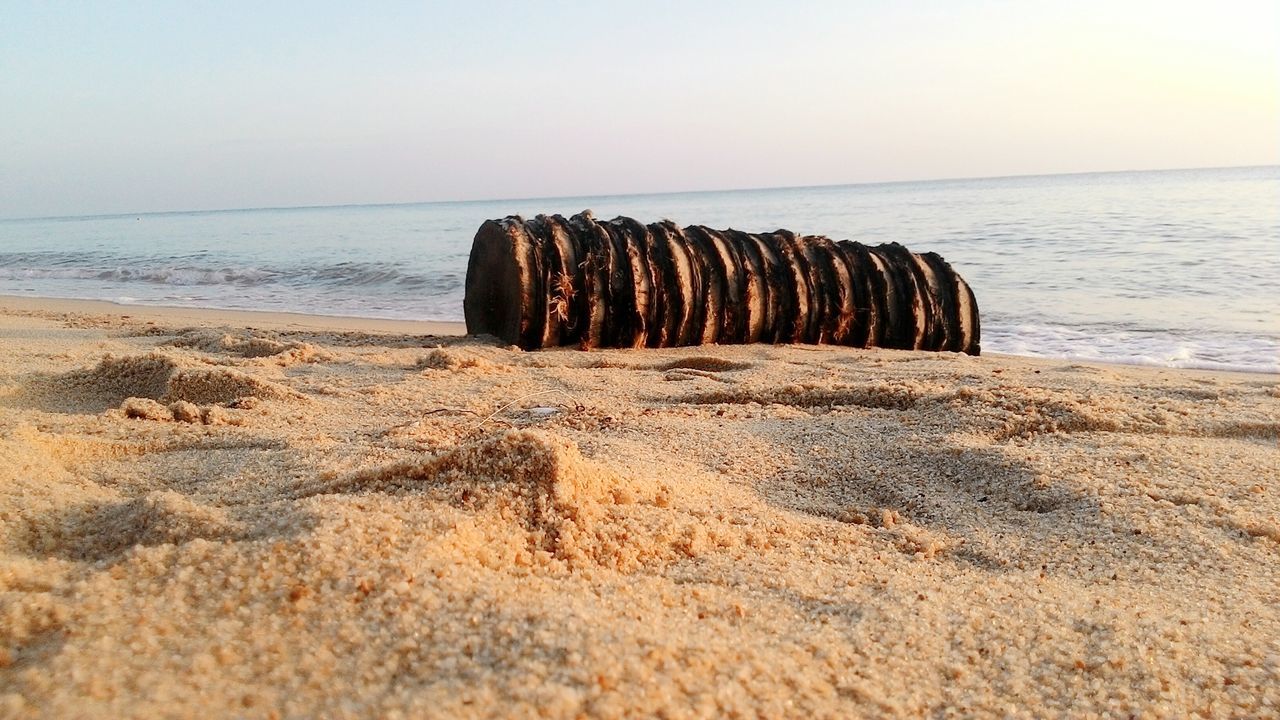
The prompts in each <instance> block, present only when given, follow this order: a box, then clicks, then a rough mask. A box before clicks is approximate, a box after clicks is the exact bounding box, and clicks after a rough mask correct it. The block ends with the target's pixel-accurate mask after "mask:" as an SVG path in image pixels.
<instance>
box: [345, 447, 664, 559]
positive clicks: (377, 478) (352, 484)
mask: <svg viewBox="0 0 1280 720" xmlns="http://www.w3.org/2000/svg"><path fill="white" fill-rule="evenodd" d="M325 490H326V491H328V492H407V493H415V494H426V495H430V496H433V497H434V498H436V499H438V500H440V501H442V502H447V503H448V504H450V505H453V506H454V507H458V508H463V509H466V510H469V511H473V512H476V513H479V514H483V515H488V516H494V515H496V516H497V517H498V518H500V519H502V520H504V521H510V522H515V523H518V524H519V525H520V526H521V527H522V528H523V529H524V531H525V532H526V533H527V538H528V541H529V545H530V548H531V549H534V550H543V551H545V552H547V553H550V554H551V555H552V556H553V557H555V558H558V559H560V560H565V561H569V562H571V563H578V562H583V561H587V562H591V563H604V564H609V565H614V566H617V565H619V564H621V563H622V561H623V559H624V558H627V559H634V558H635V557H637V550H638V549H637V548H634V547H633V548H631V549H630V550H623V549H622V548H621V547H620V546H619V545H620V544H624V543H626V542H628V540H627V538H626V532H625V531H624V529H623V528H621V527H620V526H618V525H617V523H616V522H615V521H618V520H619V519H620V518H621V516H622V515H625V514H626V513H622V512H617V509H618V508H621V507H624V506H628V505H633V504H641V505H648V506H650V507H666V506H668V505H669V504H670V501H671V498H670V490H669V489H668V488H667V487H665V486H663V485H661V484H659V483H656V482H641V481H637V480H635V479H630V478H624V477H621V476H619V475H618V474H617V473H615V472H613V471H611V470H608V469H606V468H604V467H602V466H600V465H598V464H596V463H593V462H591V461H589V460H587V459H585V458H583V457H582V454H581V453H580V452H579V451H578V448H577V446H576V445H575V444H574V443H572V442H571V441H568V440H565V439H563V438H560V437H557V436H555V435H551V434H548V433H544V432H539V431H533V430H513V431H509V432H507V433H504V434H502V435H498V436H496V437H491V438H486V439H483V440H480V441H477V442H474V443H470V444H467V445H463V446H460V447H458V448H455V449H453V450H450V451H448V452H446V453H444V454H443V455H440V456H437V457H434V458H431V459H428V460H421V461H409V462H404V463H397V464H394V465H390V466H386V467H382V468H377V469H374V470H366V471H361V472H357V473H354V474H351V475H348V476H346V477H343V478H339V479H338V480H337V481H335V482H333V483H331V484H330V485H329V486H328V487H326V488H325ZM631 540H634V541H636V542H642V541H641V540H640V539H639V538H631ZM640 554H652V553H647V552H643V551H641V552H640Z"/></svg>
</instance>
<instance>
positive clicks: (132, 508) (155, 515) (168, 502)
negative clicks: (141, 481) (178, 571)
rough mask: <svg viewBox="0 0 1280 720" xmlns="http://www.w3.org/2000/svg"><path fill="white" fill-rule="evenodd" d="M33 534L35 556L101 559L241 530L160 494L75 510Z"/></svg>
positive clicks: (219, 515)
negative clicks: (143, 548) (142, 547)
mask: <svg viewBox="0 0 1280 720" xmlns="http://www.w3.org/2000/svg"><path fill="white" fill-rule="evenodd" d="M31 530H32V533H31V535H30V536H29V547H30V549H31V551H32V552H33V553H36V554H47V555H56V556H59V557H65V558H68V559H72V560H88V561H97V560H103V559H107V558H111V557H114V556H116V555H118V554H120V553H121V552H124V551H125V550H128V549H129V548H131V547H134V546H135V545H144V546H147V545H163V544H173V545H178V544H181V543H184V542H187V541H189V540H194V539H197V538H205V539H220V538H226V537H228V536H230V535H233V534H234V533H235V531H236V530H237V526H236V524H235V523H233V522H232V521H231V520H230V519H229V518H228V516H227V514H226V512H225V511H224V510H222V509H220V508H212V507H207V506H203V505H197V504H196V503H193V502H192V501H190V500H189V499H187V498H186V497H185V496H183V495H181V494H179V493H176V492H172V491H161V492H151V493H147V494H146V495H144V496H142V497H138V498H134V499H131V500H125V501H123V502H110V503H90V504H86V505H80V506H77V507H73V508H71V509H70V510H67V511H65V512H63V513H60V514H54V515H50V516H48V517H46V519H45V520H44V521H43V522H41V523H37V524H34V525H33V526H32V527H31Z"/></svg>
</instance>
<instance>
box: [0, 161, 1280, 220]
mask: <svg viewBox="0 0 1280 720" xmlns="http://www.w3.org/2000/svg"><path fill="white" fill-rule="evenodd" d="M1270 167H1280V163H1262V164H1256V165H1210V166H1205V167H1171V168H1170V167H1166V168H1130V169H1124V170H1081V171H1074V172H1050V173H1023V174H1013V175H982V176H952V177H937V178H915V179H909V180H869V181H862V182H851V183H822V184H817V185H770V186H758V187H740V188H709V189H701V190H666V191H659V192H636V193H608V194H602V195H528V196H523V197H508V198H477V199H471V200H409V201H405V202H351V203H333V204H320V205H263V206H257V207H240V208H234V207H227V208H204V209H185V210H148V211H142V212H138V211H133V212H108V213H88V214H82V215H31V216H18V217H3V218H0V222H23V221H33V220H88V219H107V218H122V217H131V216H132V217H143V216H156V215H197V214H209V215H213V214H217V213H228V212H271V211H277V210H326V209H334V210H336V209H341V208H377V207H410V206H414V205H466V204H473V203H474V204H480V203H502V202H510V203H517V202H529V201H532V200H578V199H583V200H590V199H599V198H619V197H657V196H662V195H701V194H712V193H729V192H767V191H774V190H815V189H819V188H843V187H872V186H879V185H907V184H911V183H945V182H967V181H974V180H1018V179H1031V178H1049V177H1071V176H1075V175H1123V174H1126V173H1165V172H1185V171H1189V170H1249V169H1256V168H1270Z"/></svg>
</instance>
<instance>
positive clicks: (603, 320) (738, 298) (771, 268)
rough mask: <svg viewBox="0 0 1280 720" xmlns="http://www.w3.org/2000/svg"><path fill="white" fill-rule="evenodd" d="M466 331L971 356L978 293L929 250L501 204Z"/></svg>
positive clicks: (535, 344)
mask: <svg viewBox="0 0 1280 720" xmlns="http://www.w3.org/2000/svg"><path fill="white" fill-rule="evenodd" d="M463 309H464V313H465V315H466V321H467V332H468V333H471V334H477V335H478V334H488V335H494V336H496V337H498V338H500V339H501V340H503V341H504V342H507V343H510V344H513V345H518V346H519V347H521V348H523V349H525V350H533V349H537V348H544V347H559V346H566V345H576V346H578V347H580V348H582V349H589V348H604V347H620V348H632V347H674V346H684V345H702V344H710V343H720V344H739V343H756V342H765V343H813V344H836V345H847V346H853V347H883V348H898V349H904V350H934V351H952V352H963V353H968V354H970V355H977V354H979V352H980V350H981V345H980V336H979V335H980V333H979V322H978V304H977V301H976V300H975V298H974V295H973V291H972V290H971V289H970V288H969V285H968V284H967V283H966V282H965V281H964V279H963V278H961V277H960V275H959V274H957V273H956V272H955V270H953V269H952V268H951V265H949V264H948V263H947V262H946V261H945V260H943V259H942V257H941V256H939V255H938V254H936V253H923V254H917V253H913V252H910V251H909V250H907V249H906V248H905V247H903V246H902V245H900V244H898V243H886V244H881V245H877V246H875V247H869V246H866V245H863V244H861V243H856V242H850V241H848V240H841V241H838V242H836V241H832V240H830V239H828V238H826V237H822V236H815V235H797V234H795V233H793V232H790V231H787V230H776V231H774V232H769V233H745V232H740V231H737V230H713V229H711V228H708V227H704V226H701V225H690V226H688V227H685V228H680V227H679V226H677V225H676V224H675V223H673V222H671V221H669V220H663V221H661V222H656V223H650V224H648V225H644V224H642V223H640V222H638V221H636V220H633V219H631V218H626V217H618V218H614V219H613V220H609V221H607V222H606V221H599V220H596V219H595V217H593V216H592V215H591V212H590V211H584V212H582V213H579V214H577V215H574V216H572V217H570V218H565V217H563V216H561V215H538V216H536V217H534V218H533V219H530V220H525V219H524V218H522V217H519V216H509V217H506V218H502V219H500V220H488V221H485V223H484V224H483V225H481V226H480V229H479V230H478V231H477V232H476V236H475V240H474V241H473V243H472V246H471V257H470V261H469V262H468V265H467V280H466V297H465V299H464V301H463Z"/></svg>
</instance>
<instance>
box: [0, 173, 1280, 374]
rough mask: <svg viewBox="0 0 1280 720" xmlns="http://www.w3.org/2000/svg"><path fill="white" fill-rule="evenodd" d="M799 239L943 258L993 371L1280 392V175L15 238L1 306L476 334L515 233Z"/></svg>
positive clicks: (869, 189) (236, 215) (206, 223)
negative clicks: (83, 305) (977, 317)
mask: <svg viewBox="0 0 1280 720" xmlns="http://www.w3.org/2000/svg"><path fill="white" fill-rule="evenodd" d="M588 208H589V209H591V210H592V211H593V212H594V213H595V215H596V216H597V217H599V218H609V217H613V216H614V215H629V216H632V217H635V218H637V219H639V220H641V221H645V222H649V221H653V220H657V219H660V218H670V219H671V220H674V221H675V222H677V223H679V224H681V225H687V224H694V223H697V224H703V225H711V226H714V227H718V228H724V227H734V228H737V229H740V230H746V231H765V230H774V229H777V228H787V229H789V230H793V231H796V232H801V233H807V234H824V235H828V236H830V237H832V238H834V239H850V240H858V241H861V242H863V243H868V244H876V243H880V242H888V241H898V242H901V243H903V244H904V245H906V246H907V247H908V248H910V249H912V250H915V251H918V252H924V251H930V250H932V251H936V252H938V253H939V254H941V255H942V256H943V257H945V258H946V259H947V260H948V261H949V262H950V263H951V264H952V265H953V266H954V267H955V268H956V269H957V270H958V271H959V272H960V274H961V275H963V276H964V278H965V279H966V280H967V281H968V282H969V284H970V285H971V286H972V287H973V290H974V293H975V294H976V296H977V299H978V304H979V308H980V311H981V317H982V346H983V349H984V350H985V351H993V352H1002V353H1012V354H1017V355H1034V356H1044V357H1057V358H1075V359H1089V360H1103V361H1111V362H1121V363H1141V364H1151V365H1163V366H1169V367H1191V368H1215V369H1234V370H1245V371H1254V372H1269V373H1276V372H1280V167H1275V166H1271V167H1255V168H1230V169H1213V170H1177V171H1157V172H1123V173H1096V174H1080V175H1053V176H1041V177H1016V178H992V179H977V180H941V181H930V182H900V183H883V184H867V185H844V186H829V187H809V188H784V189H772V190H740V191H730V192H697V193H677V194H666V195H628V196H608V197H579V198H551V199H530V200H502V201H483V202H452V203H423V204H411V205H371V206H344V207H322V208H291V209H263V210H226V211H216V212H186V213H160V214H147V215H113V216H93V217H70V218H43V219H27V220H5V221H0V294H8V295H29V296H40V297H66V298H92V299H103V300H112V301H116V302H121V303H128V304H147V305H177V306H197V307H211V308H233V309H251V310H276V311H291V312H303V313H313V314H322V315H351V316H361V317H376V318H400V319H423V320H461V319H462V295H463V281H464V278H465V276H466V265H467V255H468V252H469V250H470V246H471V238H472V236H473V235H474V233H475V231H476V229H477V228H478V227H479V226H480V224H481V223H482V222H483V221H484V220H485V219H488V218H496V217H501V216H504V215H509V214H523V215H527V216H528V215H535V214H537V213H540V212H542V213H562V214H564V215H569V214H572V213H575V212H578V211H581V210H583V209H588Z"/></svg>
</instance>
